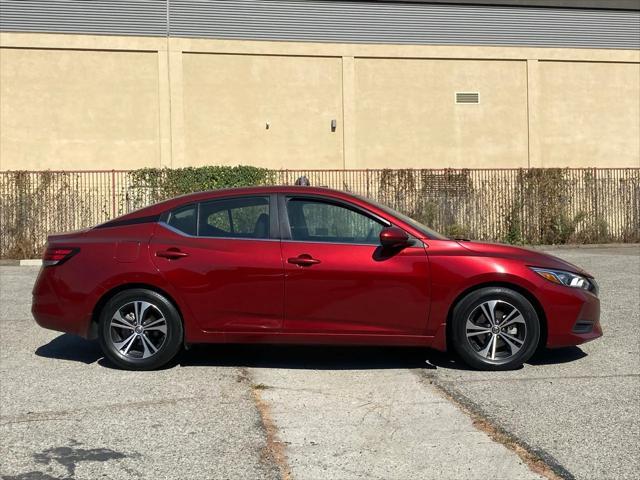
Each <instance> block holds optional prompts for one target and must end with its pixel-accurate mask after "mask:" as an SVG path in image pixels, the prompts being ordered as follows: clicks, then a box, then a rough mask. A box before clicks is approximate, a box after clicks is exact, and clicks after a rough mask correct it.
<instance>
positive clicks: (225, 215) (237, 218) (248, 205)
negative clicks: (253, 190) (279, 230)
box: [198, 197, 270, 238]
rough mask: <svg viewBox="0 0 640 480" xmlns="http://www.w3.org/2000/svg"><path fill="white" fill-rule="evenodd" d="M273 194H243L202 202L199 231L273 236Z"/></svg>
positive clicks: (202, 233) (210, 234) (211, 234)
mask: <svg viewBox="0 0 640 480" xmlns="http://www.w3.org/2000/svg"><path fill="white" fill-rule="evenodd" d="M269 224H270V222H269V198H268V197H241V198H230V199H224V200H214V201H211V202H206V203H202V204H201V205H200V223H199V229H198V235H200V236H203V237H231V238H269Z"/></svg>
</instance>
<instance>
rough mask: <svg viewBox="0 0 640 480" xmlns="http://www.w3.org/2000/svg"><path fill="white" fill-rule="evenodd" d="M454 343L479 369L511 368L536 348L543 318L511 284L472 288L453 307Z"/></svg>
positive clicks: (464, 359)
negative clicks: (472, 290)
mask: <svg viewBox="0 0 640 480" xmlns="http://www.w3.org/2000/svg"><path fill="white" fill-rule="evenodd" d="M452 320H453V324H452V330H451V333H452V340H453V347H454V348H455V350H456V352H457V353H458V354H459V355H460V357H461V358H462V360H463V361H464V362H465V363H467V364H468V365H469V366H471V367H474V368H477V369H479V370H511V369H514V368H518V367H520V366H522V364H523V363H524V362H526V361H527V360H529V358H531V356H532V355H533V354H534V352H535V351H536V348H537V346H538V341H539V339H540V319H539V318H538V314H537V312H536V310H535V308H534V307H533V305H531V302H529V300H527V299H526V298H525V297H524V296H523V295H521V294H520V293H518V292H515V291H513V290H511V289H508V288H502V287H489V288H482V289H479V290H476V291H474V292H471V293H470V294H469V295H467V296H466V297H464V298H463V299H462V300H461V301H460V302H459V303H458V305H456V307H455V309H454V311H453V318H452Z"/></svg>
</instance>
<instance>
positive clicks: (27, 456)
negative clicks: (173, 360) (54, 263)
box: [0, 247, 640, 480]
mask: <svg viewBox="0 0 640 480" xmlns="http://www.w3.org/2000/svg"><path fill="white" fill-rule="evenodd" d="M551 253H553V254H555V255H558V256H560V257H563V258H565V259H567V260H569V261H571V262H573V263H576V264H579V265H580V266H582V267H584V268H586V269H587V270H589V271H591V272H592V273H593V274H594V275H596V277H597V279H598V281H599V283H600V286H601V300H602V323H603V328H604V331H605V336H604V337H603V338H602V339H600V340H598V341H596V342H592V343H589V344H586V345H584V346H581V347H574V348H569V349H562V350H557V351H545V352H542V353H541V354H539V355H538V356H536V357H534V359H532V361H531V362H530V363H529V364H527V365H525V366H524V367H523V368H522V369H520V370H517V371H513V372H491V373H488V372H475V371H470V370H467V369H465V368H464V366H463V365H461V364H460V363H458V362H457V361H455V360H454V359H452V358H451V357H449V356H448V355H444V354H440V353H437V352H433V351H429V350H423V349H413V348H412V349H398V348H346V347H345V348H325V347H275V346H273V347H272V346H231V345H224V346H215V345H211V346H197V347H194V348H193V349H191V350H189V351H187V352H185V353H184V354H182V355H181V357H180V359H179V361H178V363H177V364H176V365H173V366H171V367H169V368H166V369H164V370H160V371H157V372H144V373H140V372H126V371H121V370H117V369H115V368H113V367H112V366H111V365H110V364H109V363H108V362H107V361H106V360H104V359H103V358H102V354H101V352H100V349H99V347H98V345H97V343H96V342H89V341H85V340H82V339H80V338H77V337H73V336H71V335H65V334H61V333H57V332H52V331H47V330H43V329H41V328H39V327H38V326H37V325H36V324H35V322H34V321H33V320H32V319H31V316H30V313H29V306H30V300H31V299H30V291H31V287H32V285H33V282H34V280H35V276H36V274H37V268H33V267H9V266H4V267H0V287H1V288H0V303H1V304H2V308H1V309H0V326H1V327H2V328H1V329H0V332H1V337H0V380H1V383H0V400H1V411H0V476H1V477H2V478H5V479H20V480H53V479H61V478H78V479H84V478H87V479H89V478H267V479H268V478H295V479H305V478H308V479H316V478H341V479H342V478H384V479H387V478H399V479H400V478H403V479H406V478H421V479H423V478H434V479H435V478H456V479H458V478H468V479H475V478H498V479H500V478H504V479H511V478H541V475H547V476H551V477H553V476H556V478H557V476H561V477H565V478H579V479H603V478H606V479H608V478H629V479H630V478H636V476H637V471H638V470H639V469H640V462H639V460H638V455H637V452H638V449H639V446H640V412H639V406H638V405H639V404H640V376H639V371H640V370H639V368H638V367H639V366H640V351H639V337H638V334H637V332H638V327H640V306H639V303H640V249H639V248H636V247H631V248H630V247H616V248H598V249H587V248H585V249H574V250H571V249H562V250H554V251H553V252H551ZM482 418H484V419H486V420H487V421H488V423H487V425H489V427H490V428H489V429H488V430H487V428H486V425H485V422H482V421H479V420H482ZM479 424H480V426H482V427H483V428H477V427H478V426H479ZM487 431H488V433H487ZM496 431H497V432H499V433H500V435H498V436H496V435H495V432H496ZM492 432H493V433H492ZM501 442H504V443H506V444H507V445H508V447H507V446H505V445H503V443H501ZM521 447H522V448H524V449H525V450H526V451H528V452H530V453H532V454H533V455H534V456H537V457H539V458H541V459H543V460H544V462H545V463H546V465H547V466H549V467H550V469H545V468H540V467H541V465H540V463H539V462H538V463H534V470H535V471H534V470H532V469H531V468H530V466H529V465H531V462H529V465H528V464H527V463H526V462H525V461H523V458H522V457H521V456H518V455H517V454H516V452H514V449H515V450H517V451H518V452H520V453H521V454H522V448H521ZM525 457H526V455H525ZM529 460H530V459H529ZM543 467H544V465H543Z"/></svg>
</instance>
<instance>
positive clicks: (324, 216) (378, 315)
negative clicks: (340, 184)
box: [279, 195, 429, 335]
mask: <svg viewBox="0 0 640 480" xmlns="http://www.w3.org/2000/svg"><path fill="white" fill-rule="evenodd" d="M279 205H280V211H281V212H282V214H281V223H282V225H283V228H282V230H283V232H282V233H283V240H282V256H283V260H284V262H285V264H284V265H285V272H286V279H285V312H284V315H285V320H284V331H285V332H299V333H302V332H306V333H352V334H353V333H355V334H403V335H420V334H423V333H424V331H425V328H426V323H427V316H428V312H429V278H428V276H429V269H428V259H427V255H426V252H425V249H424V245H423V244H422V243H421V242H420V241H418V240H416V241H415V245H414V246H410V247H407V248H405V249H403V250H401V251H395V252H388V251H385V250H384V249H382V247H381V246H380V243H379V234H380V231H381V230H382V229H383V228H384V227H385V226H388V222H385V221H384V220H383V219H380V218H378V217H376V216H375V215H372V214H368V213H367V212H365V211H362V210H360V209H358V208H356V207H354V206H352V205H350V204H347V203H345V202H341V201H336V200H334V199H331V198H323V197H317V196H304V195H300V196H299V195H289V196H285V195H281V196H280V203H279Z"/></svg>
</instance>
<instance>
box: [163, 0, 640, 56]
mask: <svg viewBox="0 0 640 480" xmlns="http://www.w3.org/2000/svg"><path fill="white" fill-rule="evenodd" d="M170 15H171V22H170V31H171V32H170V33H171V35H174V36H185V37H212V38H240V39H278V40H305V41H320V42H358V43H405V44H437V45H535V46H552V47H589V48H623V49H628V48H640V12H633V11H614V10H611V11H603V10H587V9H583V10H578V9H559V8H558V9H556V8H544V9H542V8H527V7H506V6H503V7H500V6H480V5H443V4H419V3H396V2H386V3H385V2H350V1H322V0H269V1H266V0H227V1H220V0H212V1H208V0H171V2H170Z"/></svg>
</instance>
